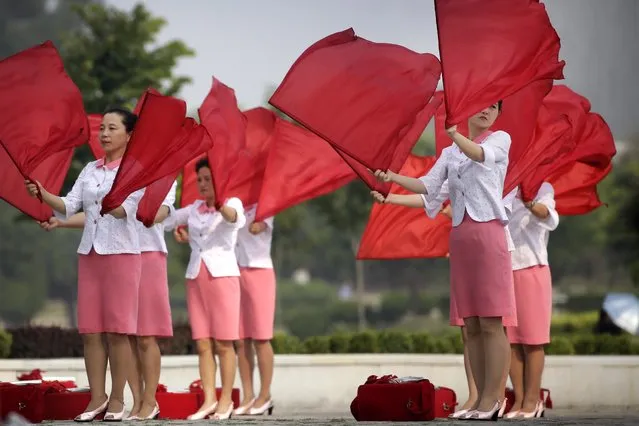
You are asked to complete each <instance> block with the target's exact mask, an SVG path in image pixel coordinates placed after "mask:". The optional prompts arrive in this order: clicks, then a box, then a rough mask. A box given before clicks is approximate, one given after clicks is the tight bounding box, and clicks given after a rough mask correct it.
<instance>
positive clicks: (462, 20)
mask: <svg viewBox="0 0 639 426" xmlns="http://www.w3.org/2000/svg"><path fill="white" fill-rule="evenodd" d="M435 17H436V21H437V34H438V39H439V55H440V58H441V62H442V77H443V81H444V90H445V92H446V93H445V95H446V96H445V104H446V127H447V128H448V127H451V126H452V125H453V124H459V123H462V122H464V121H465V120H466V119H468V117H470V116H472V115H473V114H476V113H477V112H479V111H481V110H482V109H483V108H486V107H487V106H489V105H492V104H494V103H496V102H497V101H498V100H502V99H504V98H507V97H508V96H510V95H512V94H513V93H515V92H517V91H519V90H520V89H522V88H523V87H525V86H526V85H528V84H529V83H531V82H533V81H537V80H553V79H555V80H557V79H563V67H564V62H563V61H559V48H560V41H559V37H558V36H557V33H556V32H555V30H554V28H553V27H552V25H551V23H550V20H549V18H548V14H547V13H546V8H545V6H544V5H543V4H542V3H539V2H538V1H533V0H490V1H485V0H435Z"/></svg>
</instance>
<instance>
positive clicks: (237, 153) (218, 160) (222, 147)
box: [198, 77, 246, 208]
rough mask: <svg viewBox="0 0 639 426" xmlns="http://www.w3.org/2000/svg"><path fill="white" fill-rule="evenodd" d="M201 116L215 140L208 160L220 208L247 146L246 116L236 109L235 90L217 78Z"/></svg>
mask: <svg viewBox="0 0 639 426" xmlns="http://www.w3.org/2000/svg"><path fill="white" fill-rule="evenodd" d="M198 114H199V116H200V123H201V125H202V126H203V127H204V128H205V129H206V131H207V132H208V133H209V135H211V138H213V141H214V144H213V147H212V148H211V150H210V151H209V153H208V158H209V164H210V165H211V174H212V176H213V186H214V188H215V205H216V207H217V208H220V207H221V206H222V205H223V204H224V201H225V200H226V199H227V198H229V196H231V194H230V193H229V189H230V182H233V181H234V176H235V175H236V173H238V170H237V166H238V163H239V161H240V158H241V155H242V152H243V150H244V148H245V145H246V117H245V116H244V114H242V112H241V111H240V110H239V109H238V107H237V100H236V99H235V91H234V90H233V89H231V88H230V87H227V86H225V85H224V84H223V83H222V82H220V81H219V80H217V79H216V78H215V77H214V78H213V84H212V86H211V90H210V91H209V94H208V95H207V96H206V98H205V99H204V102H202V106H200V108H199V109H198Z"/></svg>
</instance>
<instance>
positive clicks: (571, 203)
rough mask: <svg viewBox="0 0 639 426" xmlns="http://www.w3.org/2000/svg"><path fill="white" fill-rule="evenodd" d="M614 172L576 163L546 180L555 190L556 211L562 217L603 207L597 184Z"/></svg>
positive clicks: (609, 167)
mask: <svg viewBox="0 0 639 426" xmlns="http://www.w3.org/2000/svg"><path fill="white" fill-rule="evenodd" d="M611 170H612V163H610V164H608V166H607V167H605V168H600V167H594V166H591V165H588V164H585V163H580V162H575V163H572V165H571V166H568V167H567V168H566V169H565V170H558V171H557V173H555V175H553V176H549V177H548V179H546V180H547V181H548V182H550V184H552V186H553V188H554V190H555V209H556V210H557V213H559V214H560V215H562V216H573V215H580V214H586V213H590V212H591V211H593V210H594V209H596V208H597V207H600V206H601V205H603V203H602V202H601V200H600V199H599V195H598V194H597V184H599V182H601V181H602V180H603V179H604V178H605V177H606V176H607V175H608V173H610V171H611Z"/></svg>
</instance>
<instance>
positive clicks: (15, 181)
mask: <svg viewBox="0 0 639 426" xmlns="http://www.w3.org/2000/svg"><path fill="white" fill-rule="evenodd" d="M0 93H1V94H2V95H1V96H0V110H2V114H0V145H1V147H0V151H2V152H1V153H0V168H1V171H0V174H1V176H2V180H1V181H0V182H2V183H1V186H2V188H1V189H0V197H1V198H2V199H4V200H5V201H7V202H8V203H9V204H11V205H13V206H14V207H16V208H18V209H19V210H21V211H22V212H23V213H25V214H27V215H29V216H31V217H33V218H34V219H36V220H47V219H48V218H49V217H50V214H51V209H49V208H48V207H46V206H43V205H39V204H40V201H38V200H34V199H29V198H28V195H27V194H26V191H25V189H24V179H25V178H28V179H30V180H38V181H39V182H40V183H41V184H42V185H45V188H46V189H47V190H48V191H49V192H51V193H54V194H58V192H59V191H60V188H61V186H62V183H63V181H64V177H65V176H66V174H67V172H68V170H69V165H70V162H71V157H72V156H73V148H74V147H76V146H79V145H82V144H84V143H85V142H86V140H87V138H88V136H89V128H88V123H87V119H86V113H85V112H84V106H83V103H82V95H81V94H80V91H79V90H78V88H77V87H76V86H75V84H74V83H73V81H71V79H70V78H69V76H68V75H67V74H66V73H65V71H64V65H63V64H62V60H61V59H60V56H59V55H58V51H57V50H56V48H55V46H54V45H53V43H51V42H50V41H47V42H45V43H43V44H41V45H39V46H35V47H32V48H30V49H27V50H24V51H22V52H20V53H17V54H15V55H13V56H9V57H8V58H5V59H3V60H2V61H0ZM47 215H49V216H47Z"/></svg>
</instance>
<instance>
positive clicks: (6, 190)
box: [0, 148, 73, 222]
mask: <svg viewBox="0 0 639 426" xmlns="http://www.w3.org/2000/svg"><path fill="white" fill-rule="evenodd" d="M72 158H73V149H68V150H66V151H60V152H56V153H55V154H52V155H51V156H50V157H49V158H47V159H45V160H44V161H43V162H42V163H40V165H39V166H38V167H36V169H35V170H34V171H33V172H31V177H32V178H33V179H35V180H37V181H38V182H40V183H41V184H42V186H44V187H45V188H46V189H47V191H49V192H50V193H52V194H55V195H58V194H59V193H60V189H61V188H62V184H63V183H64V178H65V176H66V174H67V172H68V171H69V167H70V166H71V159H72ZM0 182H1V184H0V198H1V199H3V200H5V201H6V202H7V203H9V204H11V205H12V206H13V207H15V208H17V209H18V210H20V211H21V212H22V213H24V214H26V215H28V216H31V217H32V218H33V219H35V220H37V221H39V222H44V221H46V220H49V218H50V217H51V216H52V215H53V211H52V210H51V207H49V206H48V205H47V204H44V203H42V202H40V200H38V199H37V198H33V197H31V196H30V195H29V194H28V193H27V191H26V189H25V187H24V177H23V176H22V174H20V171H19V170H18V168H17V167H16V165H15V164H14V163H13V161H11V158H10V157H9V154H7V152H6V151H5V150H4V148H0Z"/></svg>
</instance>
